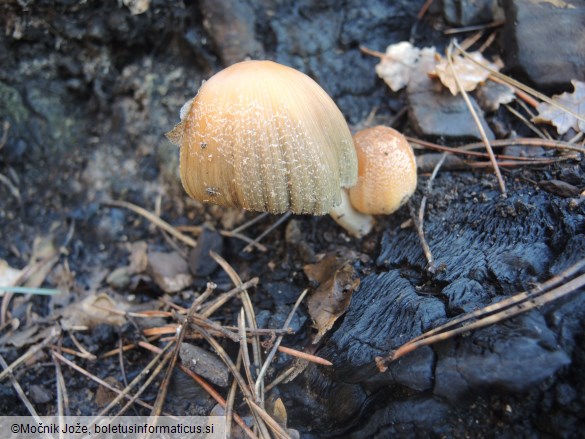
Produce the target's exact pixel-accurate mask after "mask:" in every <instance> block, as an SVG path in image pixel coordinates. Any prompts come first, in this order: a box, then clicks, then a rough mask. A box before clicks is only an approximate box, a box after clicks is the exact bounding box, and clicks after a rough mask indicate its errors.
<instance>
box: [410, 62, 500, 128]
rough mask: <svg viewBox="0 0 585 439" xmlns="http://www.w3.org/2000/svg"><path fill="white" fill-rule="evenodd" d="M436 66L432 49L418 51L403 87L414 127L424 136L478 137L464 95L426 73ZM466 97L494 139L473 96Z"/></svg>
mask: <svg viewBox="0 0 585 439" xmlns="http://www.w3.org/2000/svg"><path fill="white" fill-rule="evenodd" d="M435 65H436V60H435V57H434V55H433V54H432V53H431V52H424V51H423V52H421V58H420V61H419V62H418V63H417V64H416V66H415V69H416V71H415V72H414V74H413V75H412V78H411V80H410V82H409V83H408V86H407V87H406V93H407V96H408V104H409V116H410V120H411V122H412V124H413V125H414V128H415V129H416V130H417V131H418V133H419V134H420V135H423V136H433V137H441V136H444V137H458V138H476V139H480V134H479V130H478V128H477V125H476V124H475V122H474V121H473V118H472V117H471V114H470V112H469V108H467V104H466V103H465V100H464V99H463V97H462V96H461V95H460V94H458V95H456V96H453V95H452V94H451V93H450V92H449V90H447V89H446V88H445V87H444V86H443V85H442V84H441V83H440V82H439V81H438V80H433V79H431V78H429V76H428V75H427V73H428V72H430V71H432V70H433V69H434V68H435ZM469 99H470V100H471V103H472V105H473V107H474V109H475V111H476V112H477V114H478V116H479V118H480V121H481V124H482V126H483V128H484V130H485V132H486V135H487V136H488V139H494V138H495V137H494V133H493V132H492V130H491V129H490V128H489V126H488V125H487V123H486V121H485V120H484V119H483V114H482V111H481V109H480V108H479V107H478V105H477V104H476V102H475V100H474V99H473V97H471V96H470V97H469Z"/></svg>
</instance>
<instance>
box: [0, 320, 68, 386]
mask: <svg viewBox="0 0 585 439" xmlns="http://www.w3.org/2000/svg"><path fill="white" fill-rule="evenodd" d="M60 335H61V328H59V327H58V326H53V328H52V329H51V333H50V334H49V335H48V337H47V338H45V339H44V340H43V341H42V342H40V343H38V344H36V345H34V346H31V347H30V349H29V350H28V351H26V352H25V353H24V354H23V355H21V356H20V357H19V358H18V359H16V360H15V361H13V362H12V363H11V364H10V366H8V367H6V368H4V370H3V371H2V372H0V382H2V380H3V379H4V378H6V376H7V375H8V374H11V373H12V372H13V371H14V370H15V369H16V368H17V367H18V366H20V365H21V364H22V363H24V362H26V361H27V360H28V359H29V358H31V357H33V356H34V355H35V354H36V353H37V352H39V351H40V350H41V349H44V348H45V347H46V346H48V345H50V344H52V343H53V341H54V340H55V339H56V338H57V337H59V336H60Z"/></svg>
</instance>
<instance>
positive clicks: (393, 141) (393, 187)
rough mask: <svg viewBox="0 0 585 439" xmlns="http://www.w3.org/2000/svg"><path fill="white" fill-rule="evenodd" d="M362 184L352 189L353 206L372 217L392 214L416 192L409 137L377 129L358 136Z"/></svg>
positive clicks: (350, 196) (356, 143)
mask: <svg viewBox="0 0 585 439" xmlns="http://www.w3.org/2000/svg"><path fill="white" fill-rule="evenodd" d="M354 142H355V149H356V152H357V156H358V181H357V184H356V185H355V186H354V187H352V188H350V190H349V198H350V200H351V204H352V206H353V207H354V208H355V209H356V210H358V211H360V212H362V213H367V214H371V215H378V214H390V213H392V212H394V211H396V210H397V209H398V208H399V207H400V206H402V205H403V204H404V203H405V202H406V201H407V200H408V198H410V196H411V195H412V194H413V193H414V191H415V190H416V160H415V158H414V153H413V151H412V148H411V147H410V145H409V144H408V142H407V141H406V138H405V137H404V136H403V135H402V134H400V133H399V132H398V131H396V130H395V129H392V128H389V127H385V126H376V127H372V128H367V129H365V130H362V131H359V132H358V133H356V134H355V136H354Z"/></svg>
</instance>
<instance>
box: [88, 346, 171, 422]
mask: <svg viewBox="0 0 585 439" xmlns="http://www.w3.org/2000/svg"><path fill="white" fill-rule="evenodd" d="M173 343H174V340H172V341H171V342H170V343H167V344H166V346H165V347H163V348H162V349H161V350H160V352H158V353H157V354H156V355H155V356H154V358H153V359H152V360H151V361H150V362H149V363H148V364H147V365H146V367H144V368H143V369H142V370H141V371H140V373H139V374H138V375H137V376H136V377H135V378H134V379H133V380H132V381H131V382H130V384H127V385H126V387H124V389H123V390H122V391H121V392H120V393H119V394H118V396H116V397H115V398H114V399H113V400H112V401H111V402H110V403H109V404H108V405H107V406H106V407H104V408H103V409H102V410H101V411H100V413H99V414H98V415H97V416H98V417H100V416H105V415H106V414H107V413H108V412H109V411H110V410H111V409H112V408H113V407H114V406H115V405H116V404H118V403H119V402H120V401H121V400H122V399H123V398H126V395H128V394H129V393H130V391H131V390H132V389H133V388H134V387H135V386H136V385H137V384H138V383H139V382H140V381H141V380H142V378H144V377H145V376H146V375H148V374H149V373H150V372H151V370H152V368H153V367H155V365H156V363H158V362H159V361H160V359H161V357H162V356H163V354H164V353H165V352H166V351H167V350H169V348H170V347H171V346H172V345H173ZM168 359H170V357H169V358H168ZM164 362H165V361H164V360H163V361H162V362H161V364H163V363H164ZM156 375H158V374H153V375H152V376H153V377H155V376H156ZM139 395H140V393H136V395H134V397H133V398H132V399H130V400H129V401H128V403H133V402H134V399H136V398H137V397H138V396H139Z"/></svg>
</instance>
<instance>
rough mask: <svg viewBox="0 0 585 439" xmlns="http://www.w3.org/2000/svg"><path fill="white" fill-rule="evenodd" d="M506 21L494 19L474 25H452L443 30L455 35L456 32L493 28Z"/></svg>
mask: <svg viewBox="0 0 585 439" xmlns="http://www.w3.org/2000/svg"><path fill="white" fill-rule="evenodd" d="M505 23H506V20H497V21H492V22H491V23H486V24H476V25H474V26H464V27H451V28H447V29H445V30H444V31H443V34H444V35H454V34H461V33H465V32H475V31H478V30H486V29H493V28H494V27H500V26H503V25H504V24H505Z"/></svg>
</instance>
